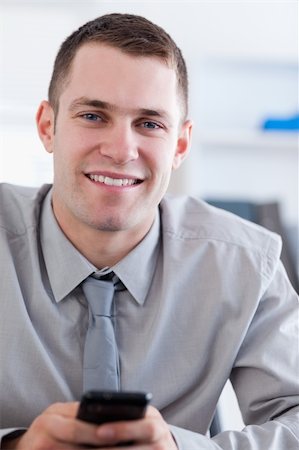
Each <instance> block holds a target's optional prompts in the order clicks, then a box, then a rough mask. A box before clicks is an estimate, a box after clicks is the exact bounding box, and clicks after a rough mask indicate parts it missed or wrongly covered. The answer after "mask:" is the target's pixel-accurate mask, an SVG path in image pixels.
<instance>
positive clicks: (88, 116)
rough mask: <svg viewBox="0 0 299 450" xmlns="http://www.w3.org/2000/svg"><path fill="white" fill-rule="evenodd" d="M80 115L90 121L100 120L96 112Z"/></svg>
mask: <svg viewBox="0 0 299 450" xmlns="http://www.w3.org/2000/svg"><path fill="white" fill-rule="evenodd" d="M82 117H84V119H86V120H89V121H91V122H96V121H99V120H102V119H101V117H100V116H98V115H97V114H93V113H86V114H83V115H82Z"/></svg>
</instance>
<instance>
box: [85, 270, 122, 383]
mask: <svg viewBox="0 0 299 450" xmlns="http://www.w3.org/2000/svg"><path fill="white" fill-rule="evenodd" d="M82 288H83V292H84V294H85V297H86V300H87V301H88V306H89V326H88V330H87V334H86V340H85V347H84V365H83V369H84V372H83V390H84V391H87V390H92V389H97V390H119V357H118V350H117V344H116V340H115V334H114V328H113V323H112V318H111V317H112V306H113V303H112V302H113V295H114V285H113V282H112V281H102V280H99V279H96V278H94V277H92V276H90V277H88V278H87V279H86V280H85V281H84V282H83V284H82Z"/></svg>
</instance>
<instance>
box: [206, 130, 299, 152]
mask: <svg viewBox="0 0 299 450" xmlns="http://www.w3.org/2000/svg"><path fill="white" fill-rule="evenodd" d="M198 134H199V137H198V142H199V145H200V146H201V147H205V148H230V149H234V148H240V149H246V148H261V149H272V150H273V149H281V150H284V149H292V150H294V151H296V150H298V143H299V133H298V132H276V131H266V132H265V131H248V130H217V131H215V132H214V131H202V132H201V131H199V133H198Z"/></svg>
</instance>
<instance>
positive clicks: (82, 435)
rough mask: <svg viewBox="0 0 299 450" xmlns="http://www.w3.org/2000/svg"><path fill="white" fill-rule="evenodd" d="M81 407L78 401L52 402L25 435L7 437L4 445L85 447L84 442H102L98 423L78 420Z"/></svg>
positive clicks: (23, 449) (44, 449) (49, 449)
mask: <svg viewBox="0 0 299 450" xmlns="http://www.w3.org/2000/svg"><path fill="white" fill-rule="evenodd" d="M78 407H79V403H78V402H72V403H55V404H53V405H51V406H50V407H49V408H47V409H46V410H45V411H44V412H43V413H42V414H41V415H40V416H38V417H37V418H36V419H35V420H34V421H33V422H32V424H31V426H30V427H29V428H28V430H27V431H26V432H25V433H24V434H23V435H22V436H21V437H19V438H16V439H11V440H5V441H4V442H3V447H1V448H3V449H5V450H8V449H15V450H29V449H30V450H71V449H72V450H75V449H80V448H82V449H83V448H84V446H83V444H82V443H83V442H84V443H86V444H91V445H95V446H97V445H99V443H100V439H99V438H98V436H97V429H98V427H97V426H95V425H92V424H89V423H87V422H82V421H80V420H77V419H76V415H77V411H78ZM85 448H86V447H85Z"/></svg>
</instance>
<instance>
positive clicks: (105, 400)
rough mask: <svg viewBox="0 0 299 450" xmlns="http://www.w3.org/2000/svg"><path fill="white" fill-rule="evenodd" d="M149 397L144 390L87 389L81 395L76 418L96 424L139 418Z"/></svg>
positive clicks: (143, 413) (150, 396)
mask: <svg viewBox="0 0 299 450" xmlns="http://www.w3.org/2000/svg"><path fill="white" fill-rule="evenodd" d="M151 398H152V395H151V394H150V393H145V392H125V391H121V392H118V391H88V392H85V394H83V396H82V399H81V402H80V406H79V409H78V414H77V418H78V419H80V420H84V421H85V422H91V423H95V424H97V425H101V424H102V423H106V422H117V421H122V420H137V419H141V418H142V417H144V415H145V411H146V407H147V405H148V404H149V402H150V400H151Z"/></svg>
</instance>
